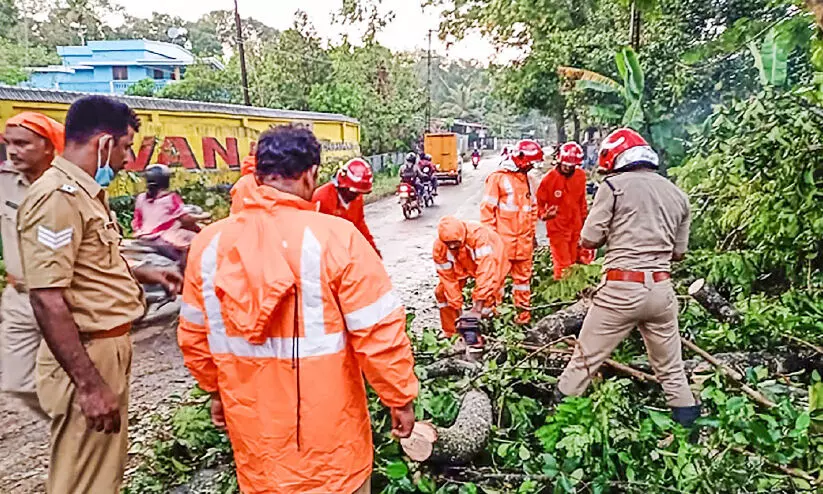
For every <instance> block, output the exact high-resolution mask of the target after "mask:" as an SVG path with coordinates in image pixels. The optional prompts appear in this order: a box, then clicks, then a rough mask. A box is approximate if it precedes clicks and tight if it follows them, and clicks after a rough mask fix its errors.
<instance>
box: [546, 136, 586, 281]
mask: <svg viewBox="0 0 823 494" xmlns="http://www.w3.org/2000/svg"><path fill="white" fill-rule="evenodd" d="M583 157H584V154H583V148H582V147H581V146H580V145H579V144H577V143H576V142H567V143H566V144H563V145H562V146H561V147H560V155H559V160H558V161H559V162H558V165H557V167H555V168H554V170H552V171H550V172H549V173H547V174H546V176H545V177H543V180H542V181H541V182H540V187H538V188H537V211H538V216H539V217H540V219H543V220H546V234H547V236H548V237H549V245H550V247H551V251H552V264H553V265H554V279H555V280H559V279H560V278H562V277H563V271H564V270H565V269H566V268H568V267H569V266H571V265H572V264H574V263H575V262H577V258H578V251H577V245H578V243H579V242H580V230H582V229H583V221H585V219H586V214H587V209H588V205H587V204H586V172H584V171H583V170H582V169H581V168H579V165H580V164H581V163H583Z"/></svg>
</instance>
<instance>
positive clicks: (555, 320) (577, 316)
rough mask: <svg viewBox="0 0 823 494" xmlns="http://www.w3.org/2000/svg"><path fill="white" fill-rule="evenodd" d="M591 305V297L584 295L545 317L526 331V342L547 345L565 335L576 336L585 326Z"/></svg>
mask: <svg viewBox="0 0 823 494" xmlns="http://www.w3.org/2000/svg"><path fill="white" fill-rule="evenodd" d="M591 305H592V302H591V299H589V298H587V297H584V298H581V299H580V300H578V301H577V302H575V303H573V304H572V305H570V306H568V307H566V308H565V309H563V310H559V311H557V312H555V313H554V314H552V315H550V316H546V317H544V318H543V319H541V320H540V321H538V322H537V324H535V325H534V327H532V328H531V329H530V330H529V331H528V332H527V333H526V342H528V343H534V344H537V345H545V344H548V343H550V342H552V341H555V340H557V339H560V338H562V337H564V336H572V335H574V336H576V335H577V334H578V333H580V328H581V327H583V319H585V318H586V313H587V312H589V307H591Z"/></svg>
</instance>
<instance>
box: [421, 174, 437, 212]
mask: <svg viewBox="0 0 823 494" xmlns="http://www.w3.org/2000/svg"><path fill="white" fill-rule="evenodd" d="M421 199H422V202H423V206H425V207H427V208H430V207H432V206H434V184H433V183H432V181H431V180H425V181H423V197H421Z"/></svg>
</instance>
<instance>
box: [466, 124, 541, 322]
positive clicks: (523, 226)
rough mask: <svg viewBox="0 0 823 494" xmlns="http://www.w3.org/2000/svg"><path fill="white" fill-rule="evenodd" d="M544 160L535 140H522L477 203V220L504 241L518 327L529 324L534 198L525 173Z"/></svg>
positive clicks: (492, 175) (535, 218)
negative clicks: (478, 203)
mask: <svg viewBox="0 0 823 494" xmlns="http://www.w3.org/2000/svg"><path fill="white" fill-rule="evenodd" d="M540 161H543V149H542V148H541V147H540V144H538V143H537V142H535V141H532V140H528V139H527V140H522V141H520V142H518V143H517V146H515V147H514V148H513V149H511V150H510V152H509V155H508V157H507V158H506V159H505V160H504V161H503V163H501V165H500V166H501V167H502V169H501V170H497V171H496V172H494V173H492V174H491V175H489V176H488V177H487V178H486V191H485V195H484V196H483V201H482V202H481V204H480V220H481V221H482V222H483V224H485V225H488V226H489V227H491V228H492V229H493V230H494V231H495V232H497V234H498V235H500V238H501V240H503V246H504V248H505V251H506V254H505V255H506V260H507V261H508V264H509V268H508V269H507V271H509V274H510V275H511V277H512V291H513V295H514V305H515V306H516V307H517V308H518V314H517V317H516V319H515V322H516V323H517V324H528V323H529V322H530V321H531V312H530V310H531V308H530V305H531V279H532V270H533V259H532V256H533V254H534V243H535V229H536V227H537V199H536V196H535V194H534V192H533V191H532V187H531V183H530V181H529V176H528V172H529V171H530V170H531V169H532V168H533V167H534V165H535V164H536V163H538V162H540Z"/></svg>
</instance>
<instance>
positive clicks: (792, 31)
mask: <svg viewBox="0 0 823 494" xmlns="http://www.w3.org/2000/svg"><path fill="white" fill-rule="evenodd" d="M810 23H811V19H810V16H808V15H798V16H795V17H792V18H789V19H786V20H784V21H782V22H780V23H778V24H777V25H776V26H774V27H773V28H771V29H769V31H768V33H766V36H765V37H764V38H763V41H762V43H760V45H759V46H758V44H757V43H756V42H755V41H752V42H750V43H749V51H750V52H751V54H752V56H753V57H754V64H755V67H757V71H758V73H759V74H760V83H761V84H762V85H763V86H764V87H767V86H776V87H781V86H785V85H786V83H787V82H788V80H789V56H790V55H791V54H792V51H794V49H795V48H797V47H798V46H799V45H805V44H807V43H809V39H810V37H811V32H812V31H811V30H810V29H809V24H810Z"/></svg>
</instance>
